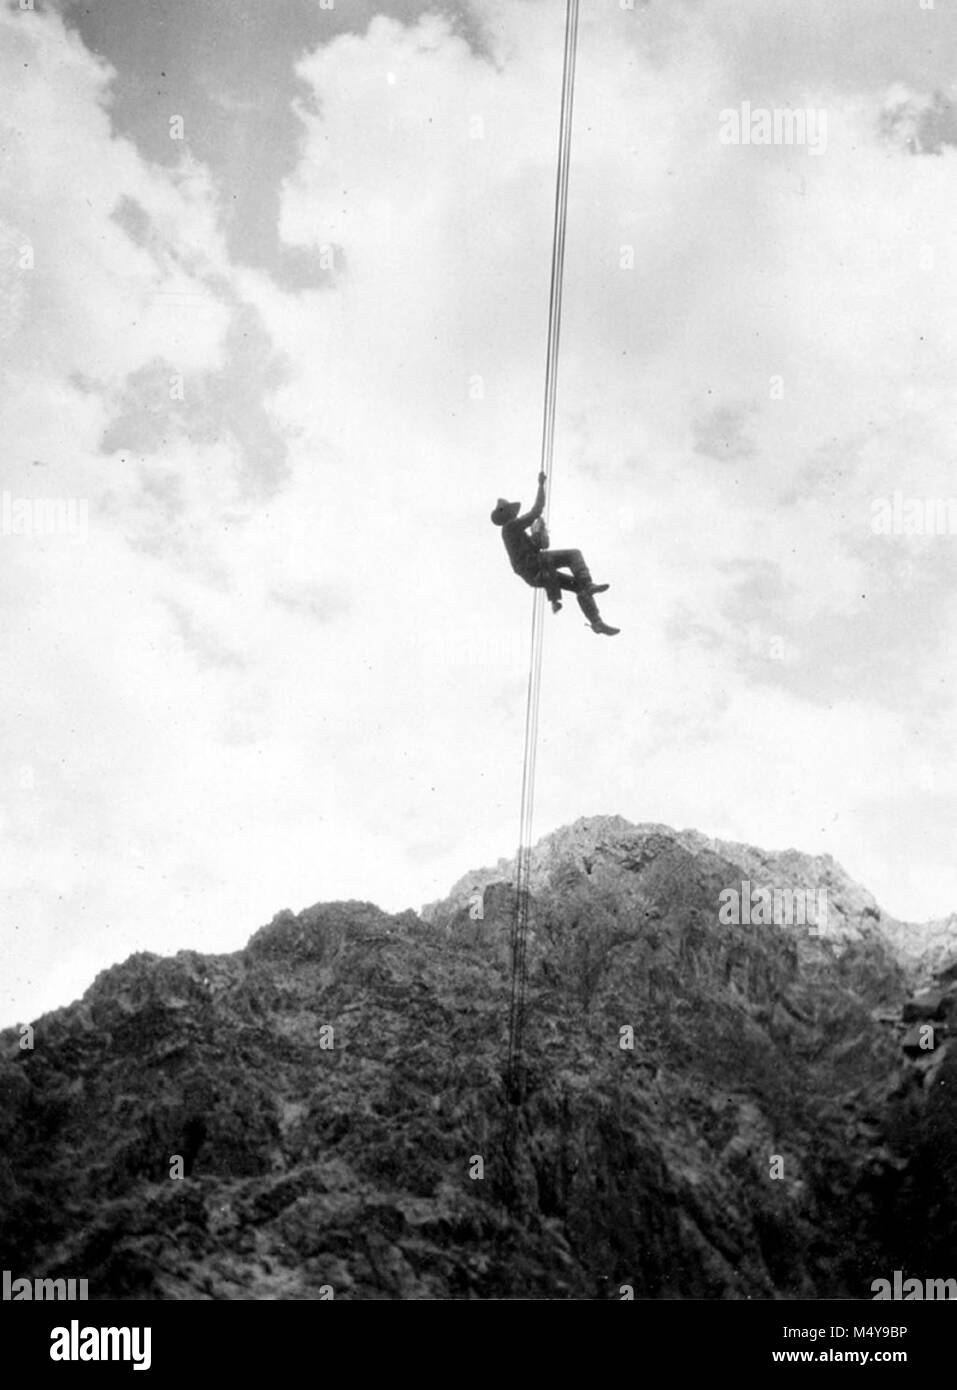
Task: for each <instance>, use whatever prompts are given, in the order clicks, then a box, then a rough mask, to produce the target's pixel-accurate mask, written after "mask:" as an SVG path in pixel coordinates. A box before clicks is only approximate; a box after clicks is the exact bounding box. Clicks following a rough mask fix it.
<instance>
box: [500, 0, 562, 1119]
mask: <svg viewBox="0 0 957 1390" xmlns="http://www.w3.org/2000/svg"><path fill="white" fill-rule="evenodd" d="M578 5H579V0H566V6H565V56H564V65H563V68H562V98H561V119H560V122H559V133H558V168H557V174H556V179H555V221H554V228H553V232H552V276H551V285H550V287H549V296H548V341H547V344H546V350H545V402H544V409H543V413H542V454H541V470H540V471H541V472H542V473H543V474H544V475H545V477H546V479H547V481H548V482H549V483H550V482H551V478H552V462H553V458H554V452H555V402H556V398H557V392H558V348H559V341H560V338H561V326H562V284H563V279H564V269H565V230H566V226H567V223H568V172H569V167H570V164H571V146H572V112H573V108H574V103H575V59H576V56H577V51H578ZM550 500H551V489H550V488H549V493H548V497H547V500H546V506H545V519H546V523H547V520H548V503H549V501H550ZM544 597H545V596H544V592H543V590H541V589H536V590H535V595H534V598H533V601H532V636H531V659H530V662H529V673H528V693H527V697H526V704H525V746H524V751H523V756H522V804H521V821H520V830H519V841H518V856H517V860H516V868H515V913H514V917H513V921H512V933H511V949H512V979H511V999H510V1008H509V1022H508V1065H507V1072H506V1078H507V1090H508V1096H509V1101H510V1104H511V1106H514V1105H517V1104H520V1103H521V1101H522V1100H523V1099H524V1092H525V1070H524V1062H523V1036H524V1026H525V994H526V986H527V982H528V909H529V876H530V871H531V852H532V818H533V814H534V808H535V765H536V761H537V756H538V711H539V703H540V696H541V685H542V636H543V631H544V621H543V618H544V608H545V603H544Z"/></svg>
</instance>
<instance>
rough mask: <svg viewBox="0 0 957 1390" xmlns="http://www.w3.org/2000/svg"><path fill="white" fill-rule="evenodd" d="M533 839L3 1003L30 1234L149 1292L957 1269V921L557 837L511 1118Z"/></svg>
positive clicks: (614, 1289)
mask: <svg viewBox="0 0 957 1390" xmlns="http://www.w3.org/2000/svg"><path fill="white" fill-rule="evenodd" d="M511 870H512V865H511V864H510V863H508V862H502V863H500V864H499V865H497V866H496V867H494V868H491V869H488V870H482V871H477V872H474V873H471V874H469V875H467V876H466V877H465V878H463V879H462V880H461V881H460V882H459V883H458V884H457V885H455V887H454V888H453V890H452V892H451V893H450V895H449V897H448V898H447V899H445V900H443V901H442V902H440V903H434V904H431V905H430V906H429V907H428V908H425V909H423V912H422V914H421V915H416V914H415V913H412V912H407V913H404V914H401V915H398V916H390V915H388V914H386V913H384V912H381V911H380V910H379V909H378V908H376V907H374V906H372V905H370V904H365V903H355V902H350V903H329V904H321V905H319V906H316V907H313V908H310V909H308V910H307V911H305V912H302V913H300V914H299V915H298V916H296V915H294V914H292V913H291V912H288V911H285V912H281V913H279V914H278V915H277V916H276V917H275V918H274V920H273V921H272V922H271V923H270V924H269V925H268V926H266V927H263V928H262V929H261V930H259V931H258V932H257V933H256V934H255V935H254V936H253V937H252V939H251V940H250V942H249V944H248V946H247V947H246V949H245V950H243V951H240V952H237V953H236V954H234V955H225V956H203V955H199V954H196V953H193V952H182V953H180V954H179V955H177V956H175V957H173V958H169V959H167V958H160V957H156V956H150V955H138V956H133V957H131V958H130V959H129V960H128V961H126V962H125V963H124V964H122V965H118V966H116V967H115V968H113V969H111V970H109V971H106V972H105V973H104V974H102V975H101V976H99V977H98V978H97V980H96V981H95V982H94V984H93V986H92V987H91V988H90V990H89V991H88V992H87V993H86V995H84V997H83V999H82V1000H80V1001H79V1002H78V1003H76V1004H73V1005H71V1006H70V1007H69V1008H66V1009H62V1010H59V1011H58V1012H56V1013H53V1014H50V1015H47V1016H45V1017H44V1018H42V1019H40V1020H39V1021H38V1022H37V1023H36V1024H35V1026H34V1033H33V1037H32V1042H33V1046H32V1048H30V1047H24V1046H23V1045H22V1044H23V1043H24V1042H25V1041H28V1039H25V1038H23V1037H21V1035H20V1033H19V1031H18V1030H7V1031H6V1032H4V1033H3V1034H2V1035H0V1048H2V1050H0V1213H2V1214H0V1262H2V1265H3V1267H4V1268H6V1269H9V1270H12V1271H13V1272H14V1275H28V1276H30V1277H40V1276H42V1275H45V1276H49V1277H55V1276H57V1275H59V1274H62V1275H64V1276H74V1277H83V1278H87V1279H88V1280H89V1285H90V1296H91V1297H92V1298H97V1297H98V1298H117V1297H118V1298H146V1299H151V1298H266V1299H269V1298H274V1299H287V1298H289V1299H302V1298H318V1297H321V1296H328V1295H329V1294H330V1293H332V1294H333V1295H334V1297H336V1298H382V1299H407V1298H411V1299H419V1298H425V1299H455V1298H480V1299H484V1298H512V1297H520V1298H521V1297H531V1298H609V1297H611V1298H617V1297H619V1296H620V1295H619V1289H620V1286H621V1285H623V1284H627V1285H631V1286H632V1288H633V1289H634V1292H635V1296H636V1297H649V1298H712V1299H731V1298H759V1299H772V1298H786V1297H795V1296H801V1297H820V1298H835V1297H850V1298H869V1297H870V1296H871V1293H870V1285H871V1282H872V1281H873V1280H874V1279H877V1278H882V1277H889V1276H890V1274H891V1273H892V1272H893V1270H894V1269H895V1268H905V1269H907V1270H909V1271H911V1272H913V1273H914V1274H916V1275H918V1276H921V1277H924V1276H926V1277H950V1276H952V1275H955V1274H957V1269H953V1268H949V1267H948V1262H949V1261H950V1262H952V1253H951V1252H952V1251H953V1249H954V1248H955V1239H954V1238H955V1235H957V1203H955V1198H954V1195H953V1189H954V1184H953V1181H952V1174H953V1172H954V1171H955V1164H957V1107H955V1102H954V1094H955V1090H957V1086H955V1079H957V1072H955V1060H954V1053H953V1045H952V1043H951V1041H950V1034H951V1031H952V1030H953V1028H954V1026H957V1013H955V999H957V968H955V967H957V936H955V933H954V931H953V926H954V923H953V919H951V921H950V923H949V925H948V924H936V925H934V926H933V929H932V930H929V931H928V930H921V929H918V928H908V927H907V926H906V925H905V924H902V923H898V922H894V921H892V920H890V919H888V918H887V917H886V916H885V914H883V913H882V912H881V910H880V908H879V907H878V905H877V904H876V903H875V902H874V900H873V899H872V898H871V897H870V896H869V895H868V894H867V893H866V892H865V891H864V890H863V889H861V888H860V887H859V886H857V885H856V884H854V883H853V882H852V881H851V880H850V879H849V878H848V877H847V876H846V875H845V874H844V873H843V871H842V870H841V869H840V867H839V866H838V865H836V864H835V863H834V862H833V861H832V860H830V859H828V858H811V857H809V856H805V855H800V854H797V853H795V852H788V853H785V854H767V853H764V852H762V851H760V850H757V849H754V848H752V847H749V846H745V845H733V844H727V843H722V842H718V841H710V840H707V839H706V838H705V837H704V836H701V835H698V834H696V833H693V832H681V833H677V832H675V831H672V830H670V829H668V828H667V827H665V826H659V825H645V826H632V825H629V824H628V823H627V822H626V821H623V820H621V819H619V818H595V819H591V820H587V821H579V822H577V823H576V824H575V825H573V826H571V827H568V828H565V829H563V830H560V831H558V832H556V833H555V834H553V835H550V836H548V837H547V838H545V839H544V840H543V841H542V842H541V843H540V844H539V845H538V846H537V847H536V848H535V850H534V852H533V856H532V865H531V879H530V886H531V898H530V916H529V957H528V959H529V984H528V1007H527V1012H526V1017H525V1033H524V1038H525V1070H524V1075H525V1097H524V1103H523V1104H522V1106H521V1108H520V1109H519V1110H518V1111H517V1112H514V1113H513V1114H512V1116H511V1118H512V1128H511V1131H510V1133H511V1135H512V1142H511V1144H510V1145H508V1146H507V1145H506V1129H507V1121H508V1119H509V1107H508V1100H507V1095H506V1089H505V1085H504V1075H503V1073H504V1055H505V1044H506V1028H507V1019H508V998H509V968H510V958H509V936H510V929H511V922H512V915H513V911H514V900H515V899H514V889H513V887H512V885H511V881H510V879H511ZM822 890H823V892H824V894H825V897H824V898H822V897H821V892H822ZM775 892H777V894H778V895H779V896H778V898H777V899H775V897H774V894H775ZM802 893H804V894H806V895H807V905H808V913H807V914H806V915H805V914H803V912H798V911H796V910H795V904H797V905H798V906H800V905H801V899H800V895H801V894H802ZM775 902H776V903H777V909H775V907H774V904H775ZM825 903H826V912H825V914H824V920H821V914H820V913H818V914H817V920H812V919H813V918H814V913H813V912H812V910H811V908H812V904H813V905H814V906H816V907H819V906H821V905H823V904H825ZM782 904H783V908H782V906H781V905H782ZM762 907H763V910H762ZM775 918H777V919H778V920H775Z"/></svg>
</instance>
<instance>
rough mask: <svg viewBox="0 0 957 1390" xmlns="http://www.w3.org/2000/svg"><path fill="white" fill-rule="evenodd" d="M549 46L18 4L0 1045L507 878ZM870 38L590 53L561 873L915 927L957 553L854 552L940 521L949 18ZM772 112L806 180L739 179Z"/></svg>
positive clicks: (835, 33) (591, 44)
mask: <svg viewBox="0 0 957 1390" xmlns="http://www.w3.org/2000/svg"><path fill="white" fill-rule="evenodd" d="M925 5H926V0H925ZM562 8H563V7H562V6H561V4H560V3H559V0H431V3H429V2H428V0H334V3H330V2H329V0H326V2H325V3H323V0H271V3H269V4H263V3H261V0H57V3H52V0H47V2H46V3H43V0H34V5H33V6H31V5H30V4H29V3H28V0H13V3H11V0H3V8H2V10H0V69H2V82H0V108H2V109H0V182H2V193H0V420H2V432H3V450H2V456H0V490H2V496H0V502H3V503H4V506H5V510H0V604H2V622H0V632H2V639H0V640H2V646H3V663H2V673H3V676H2V680H0V709H2V717H0V783H2V787H3V796H2V799H0V817H2V845H3V857H2V861H0V866H2V867H0V954H2V957H3V960H4V965H5V969H4V971H3V974H2V979H0V1023H12V1022H15V1021H18V1020H20V1019H26V1018H31V1017H34V1016H36V1015H37V1014H38V1013H40V1012H41V1011H43V1010H45V1009H48V1008H51V1007H55V1006H57V1005H59V1004H62V1003H66V1002H68V1001H69V1000H70V999H72V998H74V997H76V996H77V995H78V994H80V993H81V992H82V991H83V989H85V988H86V986H87V985H88V984H89V983H90V981H91V980H92V978H93V976H94V974H95V973H96V971H98V970H100V969H102V968H104V967H105V966H107V965H109V964H111V963H112V962H114V961H116V960H119V959H122V958H123V957H125V956H126V955H127V954H129V953H130V952H131V951H133V950H144V949H145V950H152V951H158V952H168V951H174V950H178V949H181V948H184V947H192V948H195V949H199V950H207V951H215V950H230V949H235V948H237V947H239V946H241V945H242V944H243V943H244V942H245V940H246V939H247V938H248V936H249V935H250V933H251V932H252V931H253V930H254V929H255V928H256V927H257V926H258V925H260V924H261V923H262V922H264V921H267V920H269V918H271V917H272V915H273V914H274V912H276V911H277V910H278V909H280V908H283V907H291V908H293V909H299V908H301V907H303V906H305V905H307V904H309V903H312V902H315V901H318V900H323V899H332V898H347V897H358V898H368V899H371V900H373V901H376V902H378V903H379V904H381V905H382V906H383V907H385V908H388V909H394V910H400V909H402V908H404V907H407V906H413V907H418V906H419V905H420V904H421V903H422V902H424V901H427V900H429V899H430V898H434V897H437V896H439V895H441V894H442V893H443V892H444V891H445V889H446V888H447V887H448V886H449V884H450V883H451V882H452V881H453V880H454V879H456V878H458V877H459V876H460V875H461V874H462V873H463V872H465V871H466V870H467V869H469V868H471V867H475V866H478V865H480V864H482V863H486V862H489V861H490V860H494V859H495V858H497V857H498V856H499V855H502V854H508V853H511V852H512V851H513V849H514V845H515V839H516V834H517V827H518V813H519V792H520V776H521V768H520V756H521V746H522V731H523V717H524V697H525V681H526V674H527V638H528V628H529V621H530V614H531V591H530V590H528V589H527V588H525V587H524V586H523V585H522V584H521V582H520V581H519V580H518V579H516V578H515V577H514V576H512V575H511V573H510V571H509V569H508V567H507V564H506V562H505V558H504V555H503V552H502V549H501V543H500V539H499V536H498V533H497V532H496V531H495V530H494V529H493V528H492V527H491V526H490V524H489V521H488V514H489V511H490V509H491V507H492V505H493V504H494V502H495V498H496V497H497V496H498V495H499V494H503V495H505V496H509V497H515V498H522V499H523V500H524V501H528V500H530V497H531V494H532V492H533V490H534V481H535V474H536V471H537V466H538V448H539V429H540V411H541V392H542V377H543V356H544V339H545V317H546V312H547V292H548V274H549V255H550V238H551V216H552V184H553V167H554V157H555V143H556V125H557V101H558V91H559V81H560V72H561V44H562V18H563V15H562ZM866 8H867V15H866V23H863V22H862V20H863V17H862V14H861V6H860V0H668V3H664V0H649V3H647V4H642V3H641V0H636V3H635V5H634V7H633V8H631V7H630V6H629V5H628V3H627V0H625V3H622V0H583V2H582V21H581V32H580V45H579V69H578V88H577V95H576V108H575V131H574V147H573V159H572V178H571V194H570V210H569V228H568V246H567V260H566V290H565V320H564V332H563V344H562V346H563V355H562V361H561V377H560V384H559V406H558V421H557V440H556V467H555V476H554V489H553V494H552V509H551V529H552V538H553V542H554V543H555V544H556V545H563V546H569V545H574V546H579V547H581V548H582V549H583V550H584V552H585V555H586V558H587V559H588V560H589V562H590V564H591V567H592V569H593V571H594V573H595V576H596V578H597V579H599V580H603V581H608V582H610V583H611V585H612V587H611V590H610V592H609V593H608V594H607V595H606V596H605V598H604V599H603V600H602V608H603V613H604V615H605V616H606V618H607V619H608V620H609V621H610V622H612V623H614V624H616V625H617V626H620V627H621V629H622V632H621V635H620V636H619V637H617V638H614V639H605V638H598V637H596V636H594V635H593V634H592V633H591V632H589V631H588V629H587V628H586V627H585V626H584V624H583V622H582V620H581V617H580V615H579V614H578V612H577V609H576V608H575V606H574V604H571V605H567V606H566V610H565V612H564V613H562V614H561V615H560V616H559V617H556V618H553V617H552V616H551V615H547V629H546V647H545V667H544V682H543V706H542V724H541V746H540V757H539V776H538V796H537V807H536V830H537V832H538V833H545V832H547V831H549V830H551V829H554V828H555V827H557V826H559V825H561V824H564V823H567V822H569V821H571V820H574V819H575V818H576V817H578V816H580V815H590V814H598V813H608V814H610V813H619V814H622V815H625V816H627V817H629V818H630V819H632V820H635V821H660V822H665V823H667V824H670V825H673V826H675V827H679V828H687V827H693V828H696V829H699V830H702V831H704V832H705V833H707V834H711V835H718V836H724V837H729V838H734V839H742V840H747V841H751V842H753V843H757V844H760V845H762V846H765V847H768V848H784V847H787V846H795V847H797V848H800V849H804V850H807V851H810V852H817V853H820V852H828V853H831V854H833V855H834V856H835V857H836V858H837V859H839V860H840V861H841V862H842V863H843V864H844V865H845V867H846V868H847V869H848V870H849V871H850V872H851V873H852V874H853V875H854V876H855V877H858V878H859V879H860V880H861V881H863V882H864V883H865V884H866V885H867V886H868V887H870V888H871V890H872V891H873V892H874V893H875V894H876V896H877V897H878V899H879V901H881V903H882V904H883V905H884V906H885V907H886V908H887V909H888V910H890V911H893V912H896V913H897V914H899V915H901V916H904V917H907V918H915V919H916V918H923V917H930V916H939V915H943V914H945V913H947V912H949V911H951V910H954V909H957V857H955V855H954V847H953V831H954V825H955V811H957V764H955V755H954V751H953V749H954V739H953V736H952V733H953V729H954V722H955V721H954V714H955V710H954V694H953V692H954V690H955V688H957V656H955V653H957V584H955V579H957V560H955V554H957V535H951V534H936V535H926V534H925V535H917V534H903V533H902V532H903V530H904V529H905V528H903V527H902V526H900V525H898V526H897V527H896V528H895V527H891V529H890V532H889V533H888V532H887V531H882V532H876V531H875V523H874V517H875V504H879V503H880V499H885V500H886V501H887V503H888V505H890V503H891V500H892V499H893V498H894V495H895V493H897V494H899V510H900V505H902V504H903V503H904V502H907V501H909V500H910V501H913V500H914V499H916V500H918V501H919V500H920V499H925V498H939V499H948V498H951V497H957V477H955V459H957V446H955V423H957V361H955V356H957V353H955V337H957V327H955V325H957V241H955V236H954V225H953V210H954V206H955V202H957V108H955V106H954V105H953V104H952V98H953V97H954V79H953V54H954V52H955V51H957V48H955V41H957V12H955V9H954V7H953V6H951V5H948V4H946V3H943V0H938V2H937V5H936V8H925V6H924V5H922V4H921V3H920V0H868V4H867V7H866ZM745 103H749V104H750V107H749V108H746V107H745ZM788 108H790V109H791V110H792V111H801V112H810V113H813V116H814V117H815V119H816V125H815V129H816V131H817V133H818V135H820V132H821V131H822V130H823V131H825V132H826V139H824V140H820V139H819V141H818V148H816V149H815V148H811V147H810V144H809V143H808V142H805V143H804V144H800V143H792V144H790V145H785V144H782V143H778V144H764V145H762V144H757V143H754V142H751V143H744V142H743V141H742V142H739V143H730V142H729V141H728V140H727V139H725V138H722V131H724V132H725V134H726V133H727V130H728V128H729V118H728V116H727V113H728V111H733V112H735V113H740V112H742V111H743V110H747V109H750V110H751V111H752V112H753V111H755V110H758V111H767V112H769V113H773V112H774V111H775V110H778V111H779V112H780V111H784V110H786V109H788ZM742 119H744V118H742ZM732 124H733V122H732ZM810 129H811V125H810V124H809V125H808V130H810ZM44 498H45V499H52V500H57V499H59V501H60V503H61V504H62V510H61V513H60V517H61V521H60V524H59V525H58V526H56V527H54V528H53V529H52V534H50V533H49V532H50V529H51V528H50V527H49V526H48V525H41V524H40V522H39V519H38V518H39V516H40V511H39V509H38V508H37V506H36V505H35V504H36V500H37V499H44ZM71 507H72V511H71V510H70V508H71ZM70 516H71V517H72V518H73V524H72V526H70V525H66V524H65V523H64V522H63V520H62V519H63V518H64V517H70ZM895 529H896V531H897V532H901V533H900V534H895ZM906 529H908V530H913V527H908V528H906ZM41 532H42V534H41Z"/></svg>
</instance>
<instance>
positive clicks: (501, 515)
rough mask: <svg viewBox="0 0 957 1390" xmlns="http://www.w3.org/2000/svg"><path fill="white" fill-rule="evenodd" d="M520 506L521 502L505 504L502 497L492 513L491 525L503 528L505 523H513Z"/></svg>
mask: <svg viewBox="0 0 957 1390" xmlns="http://www.w3.org/2000/svg"><path fill="white" fill-rule="evenodd" d="M521 505H522V504H521V502H507V501H506V500H505V498H504V497H500V498H499V499H498V502H497V503H496V504H495V510H494V512H493V513H492V521H493V523H494V524H495V525H496V526H504V525H505V523H506V521H514V520H515V518H516V517H517V516H518V513H519V510H520V508H521Z"/></svg>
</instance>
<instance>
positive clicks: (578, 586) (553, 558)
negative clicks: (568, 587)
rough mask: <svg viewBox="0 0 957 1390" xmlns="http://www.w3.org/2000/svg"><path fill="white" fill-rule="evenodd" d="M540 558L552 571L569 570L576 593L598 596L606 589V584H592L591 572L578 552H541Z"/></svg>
mask: <svg viewBox="0 0 957 1390" xmlns="http://www.w3.org/2000/svg"><path fill="white" fill-rule="evenodd" d="M542 558H543V559H544V560H545V563H546V564H547V565H549V566H550V567H551V568H553V569H554V568H557V567H558V566H561V567H562V568H564V569H569V570H571V572H572V575H573V577H574V580H575V583H574V585H573V588H574V590H575V592H576V593H579V594H582V593H592V594H596V593H597V594H600V593H602V592H603V591H604V590H605V589H607V588H608V585H607V584H593V582H592V577H591V571H590V570H589V568H588V566H587V565H586V564H585V557H584V556H583V555H582V553H581V551H580V550H543V551H542Z"/></svg>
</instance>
